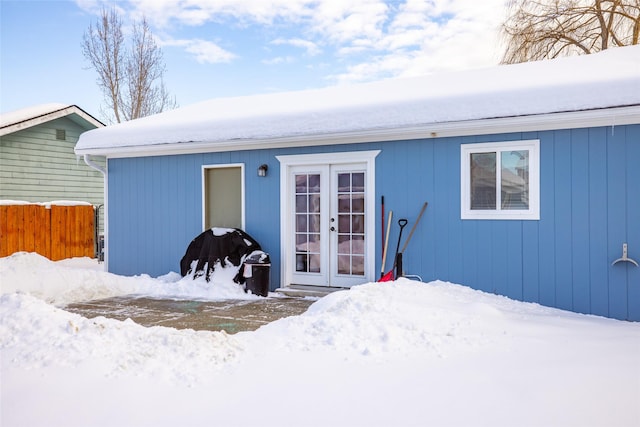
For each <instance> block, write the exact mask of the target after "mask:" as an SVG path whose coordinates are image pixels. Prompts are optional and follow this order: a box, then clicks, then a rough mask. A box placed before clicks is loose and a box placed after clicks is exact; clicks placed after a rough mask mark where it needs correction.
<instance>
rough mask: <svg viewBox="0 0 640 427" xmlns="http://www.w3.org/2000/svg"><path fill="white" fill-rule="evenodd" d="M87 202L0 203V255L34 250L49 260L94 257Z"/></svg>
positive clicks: (92, 218) (91, 212) (90, 208)
mask: <svg viewBox="0 0 640 427" xmlns="http://www.w3.org/2000/svg"><path fill="white" fill-rule="evenodd" d="M94 223H95V215H94V208H93V206H91V205H74V206H65V205H46V206H43V205H36V204H33V205H0V257H4V256H7V255H11V254H13V253H15V252H20V251H24V252H37V253H39V254H40V255H43V256H45V257H47V258H49V259H50V260H52V261H58V260H61V259H65V258H72V257H85V256H86V257H90V258H93V257H94V256H95V248H94V244H95V242H94V239H95V237H94Z"/></svg>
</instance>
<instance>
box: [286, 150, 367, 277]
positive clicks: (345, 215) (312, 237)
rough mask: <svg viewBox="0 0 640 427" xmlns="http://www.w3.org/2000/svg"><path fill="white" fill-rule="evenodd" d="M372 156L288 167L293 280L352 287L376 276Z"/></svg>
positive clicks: (288, 270) (289, 268)
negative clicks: (342, 161) (339, 161)
mask: <svg viewBox="0 0 640 427" xmlns="http://www.w3.org/2000/svg"><path fill="white" fill-rule="evenodd" d="M371 173H372V171H371V170H370V165H368V163H367V162H353V163H328V164H312V165H294V166H290V167H288V168H287V172H286V174H287V177H286V184H285V188H286V192H285V193H286V194H285V195H283V197H286V198H287V203H285V204H284V205H283V206H285V207H286V210H287V213H286V215H287V220H286V221H285V222H283V224H284V226H285V227H286V228H287V229H286V233H285V235H286V236H288V237H287V238H286V239H285V241H284V242H283V244H284V245H285V248H284V252H283V256H284V257H285V263H284V266H285V278H287V279H288V280H287V279H285V281H288V282H289V283H288V284H297V285H313V286H330V287H350V286H353V285H357V284H362V283H366V282H368V281H372V280H373V268H374V266H373V265H372V264H371V262H373V258H374V254H373V253H372V252H373V251H374V249H373V245H372V243H373V242H374V240H375V235H374V233H375V227H374V225H373V224H374V220H375V219H374V212H373V206H372V204H371V202H372V199H371V198H372V197H373V188H370V187H373V180H372V176H370V174H371Z"/></svg>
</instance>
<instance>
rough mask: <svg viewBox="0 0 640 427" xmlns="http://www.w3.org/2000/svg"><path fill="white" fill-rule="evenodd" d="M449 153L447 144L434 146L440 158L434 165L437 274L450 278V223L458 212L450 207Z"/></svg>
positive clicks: (439, 276) (441, 277) (435, 153)
mask: <svg viewBox="0 0 640 427" xmlns="http://www.w3.org/2000/svg"><path fill="white" fill-rule="evenodd" d="M447 155H448V147H447V146H446V144H441V143H437V144H435V146H434V157H435V158H436V159H438V160H437V161H436V162H435V164H434V165H433V169H434V171H435V176H436V188H435V192H434V200H433V208H434V209H433V210H432V211H431V212H433V217H434V220H435V223H436V228H435V230H434V238H435V240H436V242H438V244H437V246H436V250H435V259H434V261H435V275H436V277H437V278H440V279H443V280H449V277H450V271H449V245H448V244H446V243H445V242H447V240H448V239H449V231H448V223H449V218H450V217H451V215H456V213H454V212H451V211H450V209H449V192H450V188H451V187H450V184H449V182H448V176H449V169H450V168H451V165H448V164H446V162H445V161H443V159H446V158H447Z"/></svg>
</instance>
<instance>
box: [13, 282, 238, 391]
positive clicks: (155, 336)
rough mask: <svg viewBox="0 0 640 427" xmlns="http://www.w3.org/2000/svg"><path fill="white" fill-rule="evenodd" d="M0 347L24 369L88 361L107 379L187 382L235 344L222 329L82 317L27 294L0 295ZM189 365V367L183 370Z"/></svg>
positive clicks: (232, 351) (224, 358)
mask: <svg viewBox="0 0 640 427" xmlns="http://www.w3.org/2000/svg"><path fill="white" fill-rule="evenodd" d="M0 307H2V311H1V312H0V348H2V349H3V354H6V355H10V359H11V362H12V363H13V364H15V365H16V366H20V367H21V368H26V369H38V368H45V367H48V366H52V365H53V366H55V367H76V366H81V365H82V364H83V363H84V362H86V361H89V360H90V361H91V363H92V364H93V365H98V366H100V372H101V373H102V374H104V375H105V376H106V377H111V376H120V375H133V376H145V377H150V378H151V377H155V378H164V379H166V380H169V381H178V382H187V383H191V382H194V381H196V380H197V379H198V377H199V376H200V375H202V374H203V373H205V372H207V371H210V370H211V369H213V368H216V367H219V366H220V365H221V364H223V363H225V362H228V361H230V360H232V359H233V358H234V357H235V355H236V353H237V352H238V350H239V349H240V347H239V344H238V343H237V341H236V340H234V339H233V338H231V337H229V336H228V335H227V334H226V333H224V332H196V331H193V330H186V331H178V330H176V329H171V328H161V327H152V328H145V327H142V326H140V325H137V324H135V323H134V322H133V321H131V320H127V321H124V322H120V321H116V320H112V319H105V318H104V317H98V318H95V319H86V318H84V317H82V316H79V315H76V314H73V313H69V312H66V311H64V310H61V309H58V308H55V307H53V306H51V305H49V304H47V303H45V302H44V301H42V300H40V299H37V298H35V297H32V296H30V295H25V294H18V293H13V294H4V295H2V297H0ZM185 365H188V366H190V369H188V370H183V369H182V366H185Z"/></svg>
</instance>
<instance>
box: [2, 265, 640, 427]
mask: <svg viewBox="0 0 640 427" xmlns="http://www.w3.org/2000/svg"><path fill="white" fill-rule="evenodd" d="M89 261H90V260H86V259H81V260H65V261H62V262H57V263H53V262H51V261H48V260H46V259H44V258H42V257H40V256H38V255H35V254H25V253H21V254H15V255H12V256H10V257H6V258H1V259H0V278H1V286H2V296H1V297H0V351H1V355H2V366H1V371H0V373H1V377H0V378H1V396H0V398H1V399H0V400H1V402H2V403H1V405H2V406H1V414H0V416H1V419H0V421H1V424H2V425H3V426H17V425H28V426H176V425H180V426H198V425H220V426H234V425H239V426H253V425H260V426H283V425H295V426H305V425H310V426H329V425H330V426H341V425H344V426H358V425H362V426H377V425H379V426H406V425H433V426H470V425H472V426H514V425H518V426H542V425H544V426H638V425H640V405H639V404H638V403H639V402H640V363H639V360H640V324H638V323H630V322H621V321H617V320H611V319H606V318H602V317H596V316H586V315H580V314H575V313H569V312H565V311H561V310H556V309H551V308H546V307H542V306H539V305H537V304H529V303H522V302H517V301H513V300H509V299H507V298H504V297H500V296H496V295H491V294H486V293H482V292H479V291H474V290H471V289H469V288H466V287H463V286H460V285H456V284H451V283H445V282H440V281H436V282H431V283H420V282H416V281H410V280H406V279H401V280H398V281H395V282H391V283H369V284H364V285H361V286H357V287H354V288H352V289H351V290H349V291H341V292H336V293H333V294H331V295H329V296H327V297H325V298H322V299H320V300H318V301H317V302H315V303H314V304H313V305H312V306H311V307H310V309H309V310H308V311H307V312H306V313H304V314H302V315H300V316H293V317H290V318H286V319H281V320H279V321H276V322H273V323H271V324H269V325H266V326H263V327H262V328H260V329H259V330H257V331H255V332H242V333H238V334H235V335H228V334H226V333H223V332H205V331H199V332H196V331H193V330H176V329H172V328H165V327H151V328H145V327H142V326H140V325H137V324H135V323H134V322H132V321H130V320H128V321H124V322H121V321H116V320H113V319H105V318H96V319H91V320H89V319H86V318H83V317H81V316H79V315H76V314H72V313H69V312H66V311H64V310H63V307H64V305H65V304H68V303H70V302H75V301H82V300H87V299H90V298H98V297H106V296H114V295H122V294H131V293H133V294H145V295H150V296H158V297H165V296H172V297H186V298H214V299H216V298H235V297H237V296H238V295H241V294H240V293H238V292H237V289H234V286H235V285H233V284H232V283H229V282H225V280H223V278H221V277H219V278H218V282H217V283H216V284H215V285H214V286H213V287H216V288H220V289H218V290H217V291H212V290H211V289H206V287H207V286H206V282H199V281H198V280H195V281H194V280H190V279H188V280H185V279H181V278H180V277H179V276H178V275H175V274H174V275H168V276H165V277H162V278H159V279H154V278H151V277H147V276H138V277H121V276H116V275H113V274H109V273H105V272H103V271H100V266H96V265H95V264H94V263H92V262H89ZM235 288H237V286H235ZM181 293H182V294H181ZM248 297H250V298H258V297H253V296H248Z"/></svg>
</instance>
